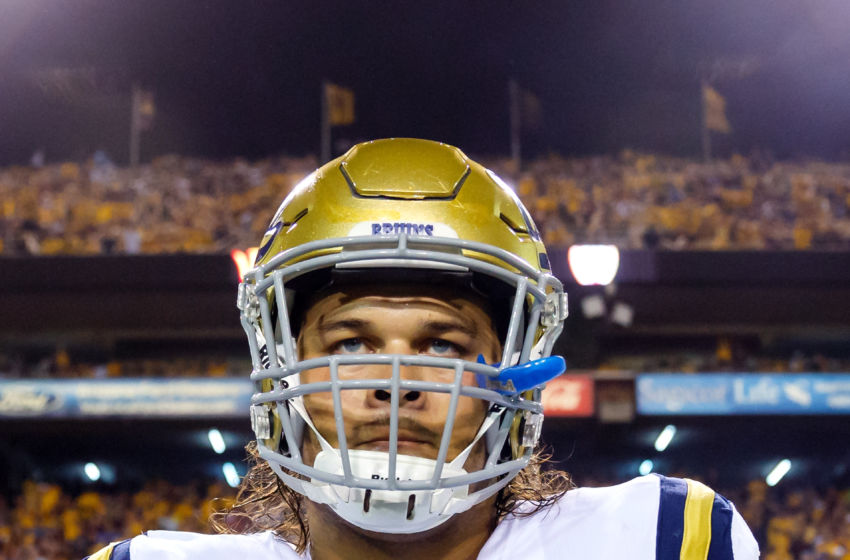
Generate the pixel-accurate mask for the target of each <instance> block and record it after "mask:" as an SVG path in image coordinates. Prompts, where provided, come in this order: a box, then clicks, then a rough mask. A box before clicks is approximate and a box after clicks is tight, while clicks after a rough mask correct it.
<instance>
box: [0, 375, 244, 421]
mask: <svg viewBox="0 0 850 560" xmlns="http://www.w3.org/2000/svg"><path fill="white" fill-rule="evenodd" d="M253 391H254V388H253V384H252V383H251V382H250V381H248V380H246V379H235V378H234V379H186V378H181V379H129V378H128V379H123V378H122V379H102V380H101V379H85V380H79V379H30V380H12V381H3V380H0V420H2V419H4V418H5V419H11V418H17V419H22V418H46V419H49V418H107V417H122V418H231V417H232V418H246V417H247V415H248V409H249V406H250V404H251V395H252V393H253Z"/></svg>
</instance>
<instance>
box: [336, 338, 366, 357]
mask: <svg viewBox="0 0 850 560" xmlns="http://www.w3.org/2000/svg"><path fill="white" fill-rule="evenodd" d="M336 346H337V349H338V350H339V351H340V352H342V353H344V354H356V353H358V352H361V351H362V350H363V341H362V340H360V339H359V338H347V339H345V340H343V341H341V342H339V343H338V344H337V345H336Z"/></svg>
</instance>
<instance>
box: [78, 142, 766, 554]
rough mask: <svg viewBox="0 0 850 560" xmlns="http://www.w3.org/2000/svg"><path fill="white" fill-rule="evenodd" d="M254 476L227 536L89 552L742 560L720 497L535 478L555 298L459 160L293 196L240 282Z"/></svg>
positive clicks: (313, 183)
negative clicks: (252, 389) (252, 390)
mask: <svg viewBox="0 0 850 560" xmlns="http://www.w3.org/2000/svg"><path fill="white" fill-rule="evenodd" d="M238 307H239V309H240V312H241V321H242V325H243V327H244V329H245V332H246V333H247V335H248V342H249V346H250V351H251V356H252V360H253V372H252V373H251V379H252V380H253V381H254V383H255V384H256V389H257V390H256V394H255V395H254V397H253V401H252V406H251V410H250V414H251V422H252V427H253V430H254V432H255V435H256V442H254V443H252V444H251V445H250V446H249V451H250V453H251V455H252V457H253V459H254V463H253V466H252V468H251V469H250V471H249V473H248V474H247V476H246V477H245V479H244V481H243V484H242V487H241V489H240V492H239V495H238V497H237V501H236V504H235V505H234V506H233V507H232V508H231V509H230V510H229V511H228V512H225V513H223V514H221V515H220V516H218V518H217V519H216V527H217V528H218V529H219V531H220V534H217V535H198V534H191V533H180V532H169V531H151V532H148V533H146V534H145V535H141V536H137V537H135V538H133V539H131V540H128V541H124V542H121V543H115V544H113V545H110V546H109V547H107V548H106V549H103V550H102V551H100V552H98V553H97V554H95V555H93V556H92V557H91V558H92V559H93V560H105V559H107V560H122V559H126V558H133V559H135V560H154V559H156V560H160V559H169V558H174V559H177V558H180V559H184V558H202V559H204V560H224V559H232V558H239V557H244V558H248V557H250V558H254V559H258V560H259V559H269V560H271V559H273V558H274V559H285V558H292V559H296V558H312V559H313V560H328V559H341V558H346V559H370V560H374V559H390V558H393V559H399V558H429V559H430V558H439V559H450V560H451V559H457V560H460V559H464V560H465V559H472V558H480V559H487V560H495V559H512V560H513V559H516V558H552V559H556V558H557V559H562V558H578V559H583V560H587V559H615V558H616V559H622V558H628V559H632V560H654V559H658V560H673V559H676V560H679V559H683V560H691V559H700V560H705V559H707V558H708V559H711V560H732V559H735V560H750V559H754V558H757V557H758V547H757V545H756V543H755V540H754V539H753V537H752V535H751V533H750V531H749V529H748V528H747V527H746V525H745V523H744V522H743V520H742V518H741V516H740V515H739V514H738V513H737V512H736V511H735V508H734V507H733V505H732V504H731V503H730V502H728V501H727V500H726V499H724V498H723V497H721V496H719V495H717V494H715V493H714V492H713V491H712V490H711V489H709V488H707V487H705V486H704V485H702V484H700V483H698V482H695V481H691V480H681V479H673V478H665V477H662V476H657V475H650V476H646V477H641V478H637V479H635V480H632V481H631V482H627V483H625V484H621V485H619V486H614V487H610V488H579V489H576V488H573V487H572V484H571V482H570V479H569V476H568V475H567V474H566V473H564V472H561V471H557V470H551V469H542V468H541V466H542V464H543V463H544V462H545V458H544V457H543V456H541V454H540V452H539V448H538V438H539V436H540V427H541V421H542V419H543V409H542V405H541V399H540V396H541V391H542V390H544V387H545V384H546V382H547V381H549V380H551V379H552V378H554V377H556V376H557V375H559V374H561V373H562V372H563V371H564V368H565V364H564V361H563V359H562V358H560V357H558V356H552V355H551V351H552V346H553V344H554V343H555V339H556V338H557V336H558V335H559V333H560V332H561V330H562V327H563V322H564V320H565V318H566V317H567V297H566V295H565V294H564V291H563V287H562V285H561V282H560V281H558V279H557V278H555V276H553V275H552V273H551V269H550V264H549V259H548V257H547V254H546V250H545V248H544V246H543V243H542V242H541V240H540V235H539V233H538V231H537V229H536V227H535V225H534V222H533V221H532V219H531V217H530V216H529V214H528V212H527V211H526V209H525V208H524V207H523V205H522V203H521V202H520V201H519V199H518V198H517V196H516V195H515V194H514V192H513V191H512V190H511V188H510V187H509V186H507V185H506V184H505V183H504V182H503V181H502V180H501V179H500V178H499V177H498V176H496V175H495V174H494V173H492V172H491V171H489V170H487V169H485V168H484V167H482V166H481V165H479V164H478V163H475V162H474V161H472V160H470V159H469V158H468V157H467V156H466V155H464V154H463V152H461V151H460V150H458V149H457V148H454V147H452V146H448V145H446V144H441V143H437V142H430V141H425V140H415V139H386V140H377V141H374V142H367V143H364V144H359V145H357V146H355V147H353V148H351V150H349V151H348V152H347V153H346V154H345V155H343V156H342V157H340V158H338V159H336V160H334V161H332V162H330V163H328V164H326V165H324V166H323V167H321V168H320V169H318V170H317V171H315V172H314V173H312V174H311V175H309V176H308V177H307V178H306V179H304V180H303V181H302V182H301V183H300V184H299V185H297V186H296V187H295V188H294V189H293V191H292V192H291V193H290V194H289V195H288V196H287V197H286V199H285V200H284V201H283V204H281V206H280V208H279V209H278V211H277V213H276V214H275V215H274V218H273V219H272V221H271V224H270V227H269V229H268V231H267V232H266V234H265V236H264V238H263V240H262V243H261V246H260V249H259V252H258V254H257V261H256V266H255V268H254V269H253V271H251V272H250V273H248V274H247V275H246V276H245V279H244V281H243V283H242V284H241V285H240V286H239V294H238Z"/></svg>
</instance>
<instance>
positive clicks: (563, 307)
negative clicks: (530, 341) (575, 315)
mask: <svg viewBox="0 0 850 560" xmlns="http://www.w3.org/2000/svg"><path fill="white" fill-rule="evenodd" d="M569 314H570V311H569V305H568V303H567V294H566V293H565V292H552V293H551V294H546V301H545V302H544V303H543V313H541V314H540V324H541V325H543V326H544V327H554V326H555V325H557V324H558V323H560V322H562V321H563V320H564V319H566V318H567V317H568V316H569Z"/></svg>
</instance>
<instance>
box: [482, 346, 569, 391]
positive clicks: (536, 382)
mask: <svg viewBox="0 0 850 560" xmlns="http://www.w3.org/2000/svg"><path fill="white" fill-rule="evenodd" d="M478 363H479V364H486V363H487V362H486V361H485V360H484V355H483V354H479V355H478ZM492 365H493V367H499V365H500V364H498V363H496V364H492ZM566 369H567V363H566V362H565V361H564V358H562V357H561V356H549V357H547V358H540V359H538V360H532V361H530V362H526V363H524V364H520V365H517V366H511V367H507V368H505V369H503V370H502V371H500V372H499V375H498V376H496V377H495V378H493V377H488V376H486V375H484V374H483V373H478V374H476V375H475V379H476V381H477V383H478V386H479V387H482V388H484V389H491V390H493V391H496V392H497V393H501V394H503V395H516V394H519V393H522V392H524V391H528V390H529V389H534V388H535V387H538V386H540V385H543V384H544V383H548V382H549V381H551V380H553V379H555V378H556V377H558V376H559V375H561V374H562V373H564V371H566Z"/></svg>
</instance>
